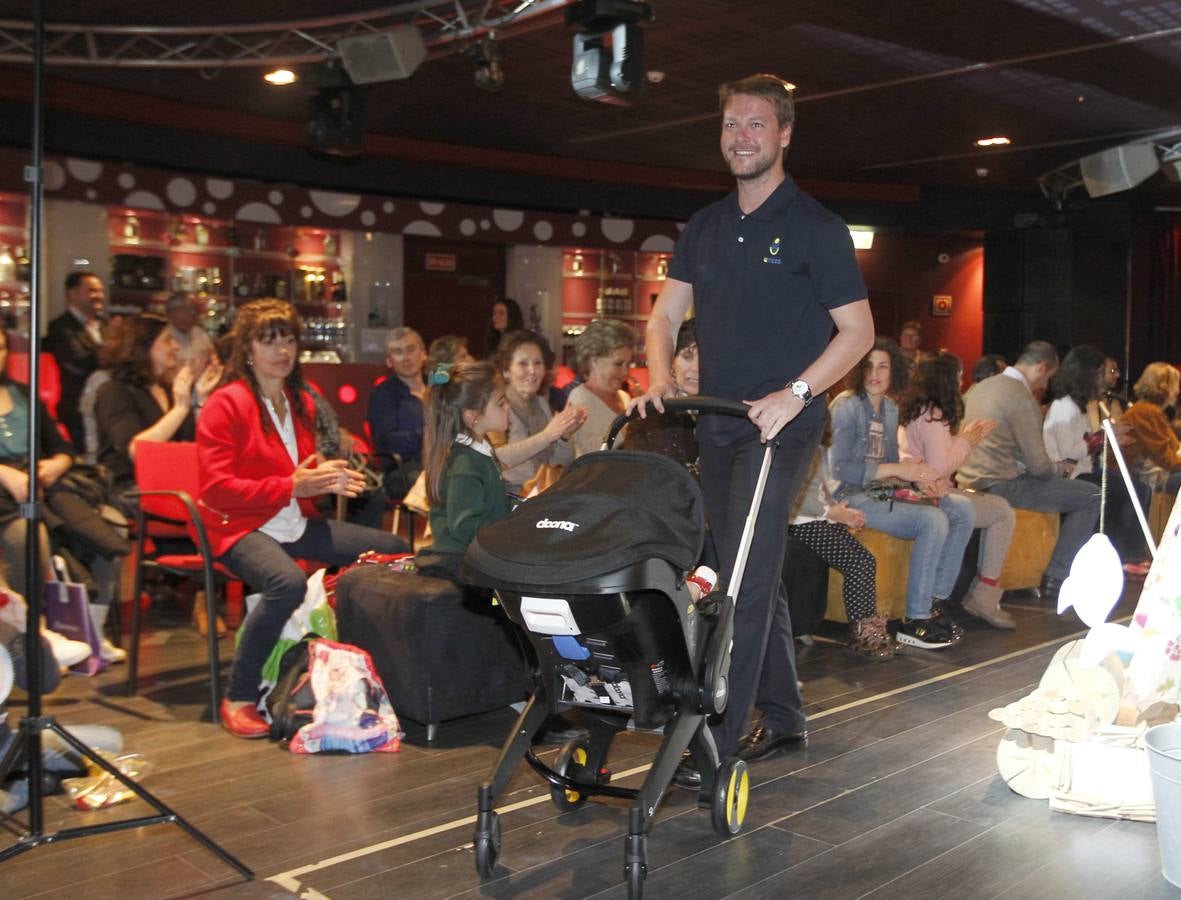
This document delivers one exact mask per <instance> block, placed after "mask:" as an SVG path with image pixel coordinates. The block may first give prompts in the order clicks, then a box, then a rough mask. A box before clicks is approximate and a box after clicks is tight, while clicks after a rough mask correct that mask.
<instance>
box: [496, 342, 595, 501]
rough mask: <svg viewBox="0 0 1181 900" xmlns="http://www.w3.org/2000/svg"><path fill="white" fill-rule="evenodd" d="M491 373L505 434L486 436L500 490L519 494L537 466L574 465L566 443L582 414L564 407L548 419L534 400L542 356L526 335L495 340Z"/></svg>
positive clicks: (544, 406)
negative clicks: (500, 385)
mask: <svg viewBox="0 0 1181 900" xmlns="http://www.w3.org/2000/svg"><path fill="white" fill-rule="evenodd" d="M497 368H498V369H499V370H500V372H501V374H502V375H503V376H504V380H505V384H506V385H507V389H506V390H505V397H506V398H507V399H508V407H509V414H508V431H507V432H506V433H505V434H503V435H500V434H492V435H490V437H491V439H492V445H493V447H495V448H496V457H497V459H499V460H500V464H501V466H503V467H504V469H503V471H502V472H501V475H502V477H503V478H504V483H505V486H506V487H507V488H508V490H509V492H510V493H514V494H521V493H523V489H524V485H525V482H526V481H528V480H529V479H530V478H532V477H533V476H534V475H536V474H537V470H538V468H540V466H541V465H542V464H543V463H548V464H549V465H553V466H565V465H569V464H570V463H571V462H573V461H574V447H573V446H571V444H570V438H571V436H572V435H574V434H575V433H576V432H577V431H578V430H579V429H580V428H581V427H582V424H583V422H585V421H586V410H585V409H583V408H582V407H580V406H574V405H567V406H566V408H565V409H564V410H562V411H561V412H559V413H558V414H556V415H554V414H553V413H551V412H550V408H549V404H548V403H546V402H545V400H544V399H543V398H542V397H541V396H539V394H538V391H539V390H541V388H542V386H543V385H544V384H545V374H546V370H545V354H544V353H543V351H542V347H541V342H540V340H539V339H538V337H537V335H535V334H534V333H533V332H532V331H510V332H508V333H507V334H505V336H504V337H503V338H501V341H500V351H499V352H498V353H497Z"/></svg>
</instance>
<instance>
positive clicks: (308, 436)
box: [197, 300, 406, 738]
mask: <svg viewBox="0 0 1181 900" xmlns="http://www.w3.org/2000/svg"><path fill="white" fill-rule="evenodd" d="M299 334H300V322H299V316H298V315H297V314H296V312H295V310H294V309H293V308H292V307H291V305H290V304H288V303H284V302H282V301H280V300H257V301H255V302H253V303H248V304H246V305H245V306H244V307H242V308H241V309H240V310H239V311H238V318H237V320H236V322H235V323H234V330H233V341H232V350H231V352H230V358H229V362H228V364H227V368H228V370H229V378H230V380H229V381H228V383H227V384H226V385H225V386H224V387H222V388H220V389H219V390H217V391H216V392H215V393H214V394H213V395H212V396H211V397H210V398H209V402H208V404H207V405H206V408H205V410H204V412H203V414H202V416H201V420H200V422H199V424H198V427H197V447H198V452H199V458H200V464H201V498H200V500H199V501H198V506H199V507H200V510H201V517H202V519H203V521H204V523H205V528H206V531H207V533H208V535H209V541H210V544H211V546H212V550H213V554H214V556H216V557H217V559H218V561H219V562H220V563H222V564H223V565H225V566H226V567H227V568H228V569H229V570H230V571H231V572H233V573H234V574H235V575H237V576H238V577H239V578H241V579H242V580H243V581H245V582H246V583H247V584H248V585H249V586H250V588H251V590H253V591H256V592H259V593H261V594H262V599H261V600H260V601H259V602H258V604H257V605H256V606H255V607H254V610H253V611H252V612H251V613H250V615H248V616H247V618H246V621H245V623H244V624H243V626H242V628H243V632H242V639H241V641H240V642H239V644H238V650H237V653H236V654H235V656H234V667H233V671H232V672H231V674H230V685H229V689H228V690H227V692H226V699H225V700H223V701H222V705H221V710H220V714H221V720H222V724H223V725H224V726H225V728H226V729H227V730H228V731H229V732H230V733H231V734H233V735H234V736H235V737H243V738H261V737H265V736H266V735H267V733H268V730H269V727H268V725H267V723H266V722H265V721H264V720H263V718H262V717H261V716H260V715H259V714H258V711H257V709H255V706H254V704H255V703H256V702H257V700H258V690H259V684H260V682H261V679H262V667H263V664H264V663H265V662H266V658H267V655H268V654H269V653H270V651H271V648H272V647H274V645H275V641H277V640H278V638H279V634H280V632H282V630H283V626H284V624H286V622H287V619H288V618H289V617H290V616H291V613H292V612H293V611H294V610H295V609H296V608H297V607H298V606H299V604H300V603H301V602H302V601H303V598H304V594H305V593H306V590H307V578H306V576H305V575H304V573H303V570H302V569H300V567H299V566H298V565H297V564H296V562H295V560H296V559H309V560H315V561H316V562H320V563H324V564H327V565H342V564H346V563H350V562H353V561H354V560H355V559H356V558H357V556H358V555H359V554H360V553H363V552H364V551H366V550H378V551H381V552H383V553H397V552H401V551H404V550H405V549H406V545H405V543H404V542H403V541H402V540H401V538H399V537H397V536H395V535H391V534H387V533H386V532H384V531H378V530H377V529H373V528H364V527H362V526H359V525H353V524H351V523H348V522H336V521H330V520H325V519H323V518H320V516H319V514H318V513H317V512H316V509H315V507H314V505H313V504H312V502H311V501H312V498H314V497H316V496H319V495H321V494H341V495H344V496H346V497H355V496H356V495H357V494H358V493H359V492H360V491H361V490H362V489H363V487H364V478H363V477H362V475H361V473H359V472H356V471H353V470H351V469H349V468H348V464H347V462H346V461H345V460H328V461H326V462H323V463H317V459H316V453H315V435H314V433H313V432H314V427H315V407H314V403H313V401H312V397H311V395H310V393H309V391H308V388H307V385H306V384H305V382H304V379H303V374H302V373H301V372H300V368H299Z"/></svg>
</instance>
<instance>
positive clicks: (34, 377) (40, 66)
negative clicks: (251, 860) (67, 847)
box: [0, 0, 254, 879]
mask: <svg viewBox="0 0 1181 900" xmlns="http://www.w3.org/2000/svg"><path fill="white" fill-rule="evenodd" d="M33 20H34V21H33V24H34V42H33V140H32V151H33V153H32V155H33V158H32V163H31V164H30V165H28V166H26V167H25V171H24V177H25V181H26V182H28V184H29V208H30V213H29V232H30V234H29V238H30V250H31V252H30V263H31V273H30V279H29V288H30V292H29V298H30V302H29V360H30V365H29V397H30V401H29V443H28V460H29V482H28V488H29V490H28V500H27V501H26V502H25V503H23V504H21V509H20V512H21V517H22V518H24V519H25V520H26V521H27V523H28V531H27V533H26V540H25V561H26V567H27V572H28V577H27V579H26V581H27V583H26V584H24V585H22V587H23V588H24V591H25V598H26V601H27V603H28V617H27V620H26V628H25V661H26V665H27V675H28V714H27V715H26V716H25V717H24V718H23V719H21V723H20V730H19V731H18V733H17V734H16V735H15V738H14V740H13V741H12V744H11V745H10V746H9V748H8V750H7V752H6V753H5V754H4V757H3V759H0V782H2V781H4V780H5V779H6V778H7V776H8V774H9V773H10V772H11V771H13V769H14V768H15V767H16V766H17V764H18V763H20V762H21V761H22V760H23V762H24V766H25V777H26V778H27V779H28V795H29V806H28V810H29V814H28V815H29V824H28V830H27V832H26V833H25V834H24V835H23V836H22V837H21V838H20V839H18V840H17V842H16V843H15V844H13V845H12V846H11V847H8V848H6V849H4V850H3V851H0V862H3V861H5V860H8V859H11V858H13V857H14V856H17V855H19V854H21V853H23V852H25V851H27V850H32V849H34V848H36V847H39V846H41V845H42V844H50V843H56V842H59V841H63V840H67V839H70V838H82V837H88V836H89V835H95V834H106V833H108V832H112V831H123V830H126V829H130V828H139V827H141V826H144V825H169V824H174V825H178V826H180V827H181V828H182V829H184V830H185V831H186V832H188V834H189V835H190V836H192V837H193V838H195V839H196V840H197V841H199V842H200V843H201V844H202V845H203V846H204V847H205V848H206V849H207V850H209V851H210V852H211V853H214V854H216V855H217V856H218V857H219V858H220V859H221V860H222V861H223V862H225V863H226V864H227V865H229V866H231V867H233V868H234V869H236V870H237V871H238V872H240V873H241V874H242V875H244V876H245V877H246V878H247V879H252V878H253V877H254V873H253V872H252V871H251V870H250V869H248V868H247V867H246V866H245V865H244V864H243V863H242V862H240V861H239V860H238V859H236V858H235V857H234V856H232V855H230V854H229V853H228V852H226V851H225V850H224V849H222V848H221V847H220V846H219V845H218V844H216V843H215V842H214V841H213V840H212V839H211V838H209V836H208V835H206V834H204V833H203V832H201V831H200V830H198V829H197V828H195V827H194V826H192V825H191V824H189V822H187V821H186V820H185V819H183V818H182V817H181V816H179V815H178V814H177V813H176V812H174V811H173V810H172V809H171V808H169V807H168V806H166V805H165V804H164V803H162V802H161V801H160V800H158V799H157V798H156V797H154V796H153V795H152V794H150V793H148V791H146V790H144V788H142V787H141V786H140V785H138V784H137V783H136V782H135V781H134V780H132V779H131V778H130V777H128V776H126V775H124V774H123V773H122V772H120V771H119V770H118V769H117V768H116V767H115V766H113V765H111V763H109V762H108V761H107V760H106V759H104V758H103V757H102V756H101V755H99V754H98V753H96V752H95V751H94V750H92V749H91V748H89V747H87V746H86V745H85V744H84V743H82V741H80V740H78V739H77V738H76V737H74V736H73V735H72V734H70V733H69V732H68V731H67V730H66V729H65V728H63V727H62V726H61V725H60V724H58V722H57V721H56V720H55V719H54V718H53V717H52V716H45V715H43V714H42V711H41V664H42V663H41V645H40V642H41V634H40V629H41V600H42V591H43V588H44V584H43V579H42V576H41V561H40V555H41V554H40V550H39V548H38V541H37V534H38V530H39V529H40V527H41V509H40V507H41V504H40V502H39V501H38V499H37V490H38V483H37V462H38V457H39V454H38V449H39V448H38V446H37V434H38V421H37V420H38V417H39V413H38V409H37V397H38V388H39V381H40V378H39V372H38V368H39V366H38V365H37V360H38V359H39V351H40V346H41V338H40V331H41V327H40V322H41V317H40V311H41V304H42V291H41V217H42V203H43V196H42V195H43V190H42V158H43V153H44V149H43V145H42V139H43V130H44V129H43V123H42V115H43V96H42V82H43V77H44V26H45V16H44V10H43V8H42V0H34V3H33ZM46 730H49V731H52V732H53V733H54V734H56V735H57V736H58V737H59V738H61V740H62V741H63V742H64V743H65V744H66V745H67V746H68V747H70V748H71V749H72V750H73V751H74V752H76V753H78V754H79V755H81V756H83V757H85V758H86V759H88V760H90V761H91V762H93V763H94V764H95V765H96V766H98V767H99V768H100V769H102V770H103V771H105V772H106V773H107V774H109V775H111V776H112V777H114V778H116V779H117V780H118V781H119V782H120V783H121V784H122V785H123V786H124V787H125V788H127V789H128V790H129V791H131V792H132V793H134V794H135V795H136V796H137V797H139V798H140V799H141V800H143V801H144V802H145V803H147V804H148V805H149V806H151V807H152V808H153V809H154V810H155V811H156V815H152V816H140V817H137V818H131V819H122V820H119V821H116V822H102V823H98V824H94V825H87V826H83V827H79V828H65V829H62V830H61V831H57V832H54V833H49V834H47V833H46V832H45V822H44V812H45V811H44V785H43V784H42V780H41V779H42V774H43V770H44V765H43V760H42V756H41V733H42V732H43V731H46Z"/></svg>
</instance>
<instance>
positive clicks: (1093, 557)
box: [1058, 534, 1124, 628]
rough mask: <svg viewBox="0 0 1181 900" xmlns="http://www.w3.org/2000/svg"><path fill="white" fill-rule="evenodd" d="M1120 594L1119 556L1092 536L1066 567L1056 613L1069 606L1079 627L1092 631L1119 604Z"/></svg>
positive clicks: (1107, 542)
mask: <svg viewBox="0 0 1181 900" xmlns="http://www.w3.org/2000/svg"><path fill="white" fill-rule="evenodd" d="M1123 590H1124V569H1123V566H1122V565H1121V563H1120V560H1119V554H1118V553H1116V552H1115V547H1113V546H1111V541H1110V540H1109V539H1108V537H1107V535H1105V534H1093V535H1091V539H1090V540H1088V541H1087V542H1086V543H1085V544H1083V546H1082V548H1081V549H1080V550H1079V552H1078V553H1077V554H1076V555H1075V557H1074V562H1073V563H1071V566H1070V576H1069V577H1068V578H1067V579H1066V580H1065V581H1064V582H1062V588H1061V590H1059V592H1058V612H1059V613H1060V614H1061V613H1063V612H1065V611H1066V610H1067V609H1068V608H1069V607H1071V606H1073V607H1074V611H1075V612H1076V613H1077V614H1078V617H1079V618H1080V619H1082V620H1083V624H1084V625H1086V626H1087V627H1089V628H1096V627H1098V626H1099V625H1102V624H1103V623H1104V622H1106V621H1107V617H1108V616H1109V615H1110V614H1111V611H1112V610H1113V609H1114V608H1115V605H1116V603H1118V602H1119V598H1120V594H1122V593H1123Z"/></svg>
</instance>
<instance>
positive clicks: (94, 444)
mask: <svg viewBox="0 0 1181 900" xmlns="http://www.w3.org/2000/svg"><path fill="white" fill-rule="evenodd" d="M131 336H132V330H131V325H130V323H129V322H128V321H127V319H126V318H124V317H122V316H120V317H119V318H118V319H112V321H111V322H110V323H109V324H108V325H107V327H106V329H105V330H104V331H103V342H102V345H101V346H100V347H99V348H98V368H97V369H95V370H94V371H93V372H91V373H90V375H89V376H87V378H86V384H85V385H84V386H83V387H82V396H81V397H80V398H79V400H78V412H79V414H80V415H81V417H82V430H83V433H84V434H85V435H86V441H85V443H86V446H85V447H79V448H76V449H79V450H81V451H82V458H83V459H84V460H85V461H86V462H88V463H92V464H93V463H96V462H98V423H97V422H96V421H95V420H94V404H95V401H96V400H97V399H98V391H99V388H101V387H102V386H103V385H104V384H106V383H107V382H108V381H110V380H111V369H112V368H113V367H114V366H115V365H117V364H118V362H119V361H120V360H122V359H126V358H127V357H128V356H129V355H130V353H131Z"/></svg>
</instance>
